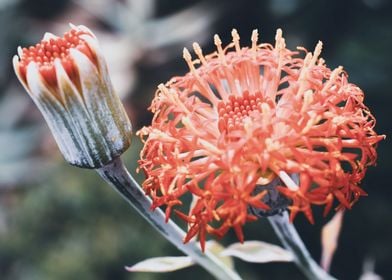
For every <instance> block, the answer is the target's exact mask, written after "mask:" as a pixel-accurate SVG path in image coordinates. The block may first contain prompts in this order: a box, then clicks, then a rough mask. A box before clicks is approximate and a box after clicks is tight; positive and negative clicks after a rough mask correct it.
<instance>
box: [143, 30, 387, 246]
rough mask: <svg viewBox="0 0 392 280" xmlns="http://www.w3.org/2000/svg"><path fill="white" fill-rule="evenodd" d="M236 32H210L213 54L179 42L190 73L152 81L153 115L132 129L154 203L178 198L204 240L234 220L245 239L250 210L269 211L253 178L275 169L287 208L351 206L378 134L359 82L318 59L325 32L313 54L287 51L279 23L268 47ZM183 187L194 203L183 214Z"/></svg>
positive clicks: (192, 231)
mask: <svg viewBox="0 0 392 280" xmlns="http://www.w3.org/2000/svg"><path fill="white" fill-rule="evenodd" d="M232 35H233V42H232V43H230V44H229V45H228V46H227V47H225V48H223V47H222V44H221V41H220V39H219V37H218V36H217V35H215V37H214V39H215V45H216V46H217V52H214V53H212V54H210V55H207V56H204V55H203V53H202V50H201V48H200V46H199V45H198V44H197V43H195V44H194V45H193V47H194V50H195V53H196V55H197V56H198V59H196V60H192V58H191V55H190V53H189V52H188V50H187V49H184V58H185V60H186V62H187V63H188V65H189V68H190V72H189V73H187V74H186V75H185V76H181V77H175V78H173V79H171V80H170V81H169V82H168V83H167V84H166V86H164V85H160V86H159V89H158V91H157V93H156V96H155V98H154V100H153V102H152V105H151V108H150V109H151V110H152V112H153V113H154V118H153V121H152V125H151V126H149V127H144V128H143V129H141V130H140V131H139V132H138V133H139V135H140V136H141V137H142V139H143V140H144V141H145V146H144V148H143V150H142V152H141V160H140V162H139V163H140V169H141V170H143V171H144V172H145V174H146V181H145V182H144V184H143V186H144V189H145V190H146V192H147V193H148V194H149V195H151V197H152V199H153V201H154V205H153V206H154V207H159V206H166V214H167V217H169V216H170V213H171V211H172V209H173V208H177V209H176V213H177V214H178V215H179V216H180V217H181V218H183V219H184V220H185V221H186V222H187V223H188V225H189V227H188V228H189V230H188V234H187V236H186V238H185V240H184V241H185V242H187V241H189V240H190V239H191V238H192V237H194V236H195V235H197V234H198V235H199V238H200V242H201V244H202V246H204V242H205V236H206V233H214V234H217V235H218V236H222V235H224V234H225V233H226V232H227V230H228V229H230V228H231V227H233V228H234V230H235V232H236V234H237V236H238V238H239V239H240V240H241V241H242V240H243V234H242V226H243V225H244V224H245V223H246V222H247V221H248V220H255V219H256V218H257V217H255V216H254V215H251V214H250V213H249V211H248V208H249V207H253V208H259V209H268V205H266V204H265V203H263V202H262V197H263V195H264V194H265V192H263V191H261V192H259V193H257V189H258V188H257V186H259V185H267V184H269V183H271V182H272V181H273V180H275V179H277V178H279V180H280V182H283V184H281V185H280V186H277V187H276V188H277V189H278V190H279V191H280V193H281V194H283V195H284V196H286V197H287V198H289V201H290V206H289V209H290V210H291V218H294V216H295V215H296V213H297V212H298V211H302V212H304V213H305V215H306V217H307V218H308V219H309V220H310V221H311V222H313V217H312V212H311V205H313V204H317V205H325V209H326V212H328V211H329V209H330V208H331V206H332V205H333V201H334V198H336V199H337V201H338V203H339V205H340V206H341V207H345V208H350V207H351V205H352V204H353V203H354V202H355V201H356V200H357V199H358V198H359V196H361V195H365V192H364V191H363V190H362V189H361V188H360V187H359V183H360V182H361V180H362V178H363V177H364V175H365V172H366V169H367V167H368V166H370V165H374V164H375V161H376V156H377V154H376V149H375V148H376V143H377V142H378V141H380V140H381V139H383V138H384V136H380V135H377V134H376V132H375V131H374V130H373V128H374V125H375V118H374V117H373V116H372V115H371V113H370V112H369V109H368V108H367V107H366V106H365V105H364V104H363V98H364V94H363V92H362V91H361V89H359V88H358V87H357V86H356V85H354V84H351V83H349V82H348V80H347V74H346V73H345V72H344V71H343V68H342V67H338V68H336V69H335V70H331V69H329V68H328V67H327V66H326V65H325V63H324V60H323V59H322V58H319V55H320V52H321V48H322V44H321V42H319V43H318V44H317V46H316V48H315V50H314V52H313V53H310V52H307V51H306V50H305V49H304V48H298V50H297V51H292V50H289V49H287V48H286V47H285V40H284V38H282V31H281V30H280V29H278V31H277V33H276V43H275V46H272V45H270V44H258V42H257V40H258V33H257V31H256V30H255V31H254V32H253V34H252V46H251V47H242V48H241V47H240V42H239V35H238V33H237V31H236V30H233V32H232ZM301 53H305V57H304V58H302V56H301ZM196 65H199V66H198V67H197V66H196ZM293 174H297V175H299V178H300V180H299V184H297V183H296V182H294V180H293V179H292V176H291V175H293ZM189 192H190V193H191V194H192V195H193V197H194V203H192V206H191V209H190V210H189V213H184V212H183V211H182V210H181V208H180V207H179V206H180V205H181V204H182V198H183V197H184V196H185V195H186V194H187V193H189Z"/></svg>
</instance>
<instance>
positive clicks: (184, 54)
mask: <svg viewBox="0 0 392 280" xmlns="http://www.w3.org/2000/svg"><path fill="white" fill-rule="evenodd" d="M182 57H183V58H184V60H185V62H186V63H187V64H188V67H189V69H190V70H191V71H192V72H194V71H195V70H196V69H195V65H194V64H193V61H192V56H191V53H190V52H189V51H188V49H187V48H184V50H183V52H182Z"/></svg>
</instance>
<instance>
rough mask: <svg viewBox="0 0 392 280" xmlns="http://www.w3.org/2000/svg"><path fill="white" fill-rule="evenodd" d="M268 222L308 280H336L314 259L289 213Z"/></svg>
mask: <svg viewBox="0 0 392 280" xmlns="http://www.w3.org/2000/svg"><path fill="white" fill-rule="evenodd" d="M268 220H269V221H270V223H271V225H272V227H273V229H274V231H275V233H276V235H277V236H278V237H279V239H280V241H281V242H282V243H283V245H284V247H285V248H286V249H288V250H290V251H291V252H292V253H293V254H294V262H295V263H296V264H297V266H298V267H299V269H300V270H301V271H302V272H303V273H304V274H305V275H306V277H307V278H308V279H311V280H314V279H322V280H324V279H326V280H336V278H334V277H332V276H331V275H329V274H328V273H327V272H326V271H325V270H323V269H322V268H321V267H320V266H319V265H318V264H317V263H316V262H315V261H314V260H313V259H312V257H311V255H310V253H309V251H308V250H307V249H306V247H305V244H304V243H303V241H302V240H301V237H300V236H299V234H298V232H297V230H296V229H295V227H294V225H293V224H292V223H290V221H289V217H288V214H287V211H284V212H282V213H280V214H276V215H274V216H270V217H268Z"/></svg>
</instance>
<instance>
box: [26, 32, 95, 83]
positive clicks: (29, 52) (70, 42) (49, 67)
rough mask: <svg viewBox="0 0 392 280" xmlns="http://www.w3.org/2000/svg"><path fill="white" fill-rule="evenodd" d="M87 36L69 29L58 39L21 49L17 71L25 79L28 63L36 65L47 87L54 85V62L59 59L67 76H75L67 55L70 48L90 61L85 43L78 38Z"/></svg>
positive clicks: (75, 73) (43, 41) (91, 57)
mask: <svg viewBox="0 0 392 280" xmlns="http://www.w3.org/2000/svg"><path fill="white" fill-rule="evenodd" d="M84 34H88V33H87V32H85V31H81V30H75V29H71V30H70V31H68V32H66V33H64V36H63V37H62V38H61V37H58V38H55V37H54V38H50V39H44V40H42V41H41V42H40V43H38V44H36V45H35V46H31V47H29V48H23V49H22V54H21V57H20V63H19V69H20V73H21V75H22V77H24V78H25V77H26V69H27V66H28V65H29V63H30V62H35V63H36V64H37V65H38V68H39V71H40V73H41V75H42V76H43V77H44V79H45V81H46V82H47V83H48V84H49V85H53V84H54V85H56V83H57V82H56V71H55V69H54V60H55V59H56V58H58V59H60V61H61V64H62V65H63V67H64V69H65V71H66V72H67V74H68V75H69V76H70V78H71V77H73V76H74V75H77V72H76V70H75V67H74V65H73V62H72V59H71V58H70V55H69V50H70V49H71V48H74V49H77V50H79V51H80V52H82V53H84V54H85V55H87V56H88V57H89V58H90V59H91V60H92V61H94V59H93V55H92V53H91V51H90V48H89V47H88V46H87V43H86V42H85V41H84V40H83V39H82V38H80V36H81V35H84Z"/></svg>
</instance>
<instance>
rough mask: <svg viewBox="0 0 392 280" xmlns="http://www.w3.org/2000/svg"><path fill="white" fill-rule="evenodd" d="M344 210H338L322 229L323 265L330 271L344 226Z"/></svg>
mask: <svg viewBox="0 0 392 280" xmlns="http://www.w3.org/2000/svg"><path fill="white" fill-rule="evenodd" d="M343 213H344V211H338V212H337V213H336V214H335V215H334V216H333V218H332V219H331V220H330V221H329V222H328V223H327V224H326V225H325V226H324V227H323V229H322V231H321V246H322V255H321V267H322V268H324V270H326V271H329V268H330V266H331V262H332V258H333V255H334V253H335V251H336V248H337V246H338V238H339V234H340V230H341V228H342V222H343Z"/></svg>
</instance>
